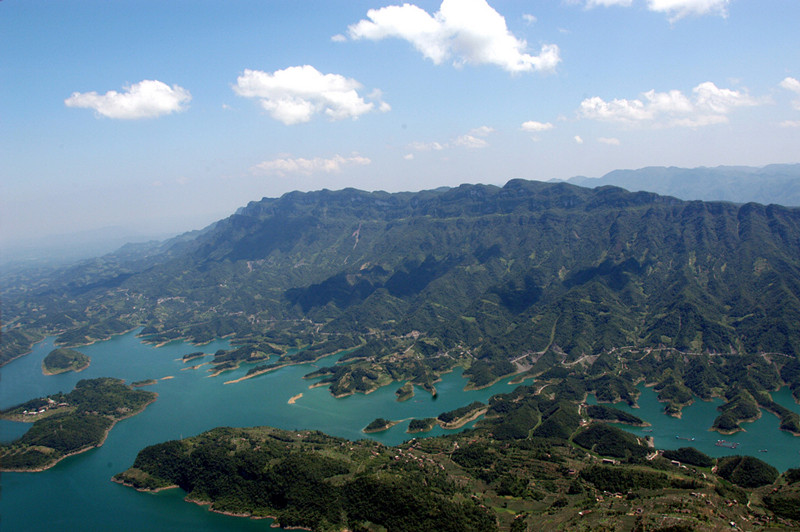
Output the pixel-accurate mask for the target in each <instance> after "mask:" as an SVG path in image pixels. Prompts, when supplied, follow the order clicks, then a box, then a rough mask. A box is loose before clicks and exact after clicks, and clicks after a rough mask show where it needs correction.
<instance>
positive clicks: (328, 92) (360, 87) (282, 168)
mask: <svg viewBox="0 0 800 532" xmlns="http://www.w3.org/2000/svg"><path fill="white" fill-rule="evenodd" d="M798 27H800V1H798V0H489V1H488V2H487V1H486V0H444V1H442V0H435V1H422V0H411V1H410V2H409V3H403V2H402V1H397V2H393V1H392V0H325V1H321V0H315V1H304V0H281V1H277V0H261V1H250V0H226V1H221V0H219V1H207V0H191V1H188V0H171V1H164V0H155V1H151V0H115V1H113V2H109V1H107V0H97V1H90V0H62V1H58V2H53V1H48V0H24V1H23V0H0V136H1V137H0V138H1V139H2V141H1V142H0V245H5V246H13V245H14V244H18V243H20V242H22V241H31V240H35V239H39V238H41V237H44V236H47V235H63V234H69V233H75V232H80V231H88V230H93V229H98V228H115V230H120V231H122V230H125V231H133V232H139V233H141V234H168V233H178V232H182V231H187V230H191V229H199V228H202V227H204V226H205V225H207V224H208V223H211V222H213V221H215V220H217V219H220V218H223V217H226V216H228V215H230V214H232V213H233V212H234V211H235V210H236V209H237V208H238V207H241V206H243V205H246V204H247V203H248V202H249V201H254V200H259V199H261V198H262V197H278V196H280V195H281V194H283V193H286V192H289V191H292V190H304V191H307V190H318V189H323V188H327V189H332V190H336V189H342V188H345V187H355V188H359V189H364V190H386V191H390V192H395V191H405V190H412V191H414V190H422V189H428V188H436V187H440V186H457V185H459V184H461V183H486V184H496V185H502V184H504V183H505V182H507V181H508V180H509V179H514V178H523V179H535V180H550V179H567V178H569V177H572V176H575V175H585V176H590V177H599V176H602V175H603V174H605V173H607V172H609V171H611V170H614V169H620V168H641V167H645V166H680V167H698V166H718V165H750V166H763V165H766V164H771V163H796V162H800V32H799V31H797V28H798Z"/></svg>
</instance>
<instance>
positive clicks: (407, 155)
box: [403, 153, 414, 161]
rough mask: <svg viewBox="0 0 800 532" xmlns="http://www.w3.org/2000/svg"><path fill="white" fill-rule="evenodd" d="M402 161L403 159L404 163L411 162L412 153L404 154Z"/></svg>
mask: <svg viewBox="0 0 800 532" xmlns="http://www.w3.org/2000/svg"><path fill="white" fill-rule="evenodd" d="M403 159H405V160H406V161H411V160H413V159H414V154H413V153H406V154H405V155H403Z"/></svg>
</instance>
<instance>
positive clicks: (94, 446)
mask: <svg viewBox="0 0 800 532" xmlns="http://www.w3.org/2000/svg"><path fill="white" fill-rule="evenodd" d="M152 393H155V394H156V395H155V397H153V399H152V400H150V401H148V402H146V403H145V404H144V405H142V408H140V409H139V410H136V411H133V412H130V413H129V414H128V415H126V416H123V417H121V418H118V419H112V420H111V425H110V426H109V427H108V428H107V429H106V430H105V432H104V434H103V437H102V438H101V439H100V441H99V442H97V443H95V444H91V445H87V446H86V447H82V448H80V449H78V450H76V451H72V452H71V453H67V454H63V455H61V456H59V457H58V458H56V459H55V461H53V462H51V463H48V464H45V465H43V466H41V467H37V468H34V469H6V468H3V467H0V472H2V473H41V472H42V471H47V470H48V469H50V468H52V467H53V466H55V465H56V464H58V463H59V462H60V461H61V460H64V459H65V458H69V457H70V456H75V455H78V454H82V453H85V452H86V451H90V450H92V449H97V448H98V447H102V446H103V444H104V443H105V442H106V440H107V439H108V434H109V433H110V432H111V429H113V428H114V427H115V426H116V425H117V423H119V422H120V421H122V420H123V419H128V418H129V417H133V416H135V415H137V414H141V413H142V412H144V410H145V408H147V407H148V406H150V405H151V404H153V403H154V402H155V401H156V399H158V394H157V393H156V392H152Z"/></svg>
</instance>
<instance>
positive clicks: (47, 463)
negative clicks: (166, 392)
mask: <svg viewBox="0 0 800 532" xmlns="http://www.w3.org/2000/svg"><path fill="white" fill-rule="evenodd" d="M156 397H158V395H157V394H156V393H154V392H148V391H144V390H134V389H133V388H132V387H130V386H128V385H126V384H125V383H124V382H123V381H121V380H119V379H111V378H99V379H91V380H86V379H84V380H81V381H79V382H78V383H77V384H76V385H75V389H74V390H72V391H71V392H70V393H68V394H63V393H57V394H54V395H51V396H48V397H42V398H39V399H33V400H31V401H28V402H26V403H23V404H21V405H18V406H15V407H12V408H9V409H8V410H4V411H2V412H0V418H3V419H9V420H12V421H23V422H29V423H33V426H32V427H31V428H30V430H28V432H26V433H25V434H24V435H23V436H22V437H21V438H19V439H17V440H15V441H13V442H11V443H7V444H3V445H0V462H2V467H0V471H44V470H45V469H49V468H51V467H53V466H54V465H56V464H57V463H58V462H60V461H61V460H63V459H64V458H66V457H68V456H72V455H74V454H79V453H82V452H85V451H88V450H89V449H92V448H94V447H100V446H101V445H103V442H105V439H106V436H107V435H108V433H109V431H110V430H111V429H112V428H113V427H114V425H115V424H116V423H117V422H118V421H120V420H122V419H125V418H127V417H130V416H134V415H136V414H138V413H139V412H141V411H142V410H144V409H145V407H147V405H149V404H150V403H152V402H153V401H155V400H156Z"/></svg>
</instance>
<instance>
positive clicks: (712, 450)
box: [587, 384, 800, 471]
mask: <svg viewBox="0 0 800 532" xmlns="http://www.w3.org/2000/svg"><path fill="white" fill-rule="evenodd" d="M637 388H638V389H639V391H640V392H641V394H640V395H639V399H638V401H637V406H638V408H632V407H630V406H628V405H627V404H625V403H617V404H615V405H613V406H614V407H615V408H619V409H620V410H624V411H626V412H630V413H631V414H633V415H635V416H638V417H639V418H641V419H643V420H644V421H646V422H648V423H650V424H651V426H649V427H631V426H629V425H623V424H616V425H617V426H618V427H620V428H623V429H625V430H627V431H629V432H632V433H633V434H636V435H637V436H640V437H644V436H652V438H653V441H654V443H655V446H656V448H657V449H677V448H679V447H694V448H696V449H697V450H699V451H702V452H704V453H706V454H707V455H709V456H712V457H715V458H719V457H721V456H730V455H750V456H755V457H756V458H759V459H761V460H763V461H765V462H767V463H769V464H771V465H773V466H775V467H776V468H777V469H778V470H779V471H786V470H787V469H789V468H791V467H800V437H798V436H794V435H792V434H790V433H789V432H786V431H784V430H780V428H779V427H780V421H779V419H778V417H777V416H776V415H774V414H772V413H771V412H768V411H765V410H763V409H762V411H761V414H762V415H761V417H760V418H759V419H757V420H755V421H753V422H748V423H742V428H743V429H744V431H741V432H736V433H734V434H729V435H723V434H720V433H719V432H716V431H712V430H710V428H711V426H712V425H713V423H714V419H716V417H717V416H718V415H719V411H718V410H717V407H719V406H721V405H722V404H723V402H722V400H721V399H713V400H711V401H702V400H700V399H696V400H695V402H694V403H692V404H691V405H689V406H685V407H684V408H683V412H682V414H681V417H680V418H675V417H672V416H668V415H666V414H664V403H661V402H659V401H658V395H657V394H656V392H654V391H653V389H652V388H648V387H646V386H644V385H642V384H640V385H639V386H638V387H637ZM771 395H772V399H773V400H774V401H775V402H776V403H778V404H780V405H782V406H784V407H786V408H788V409H790V410H793V411H795V412H798V413H800V405H798V404H797V403H796V402H795V401H794V399H793V397H792V394H791V392H790V391H789V389H788V388H785V387H784V388H781V389H780V390H778V391H776V392H772V393H771ZM587 402H589V403H593V404H596V403H597V400H596V399H595V398H594V396H591V395H590V396H589V398H588V400H587ZM718 440H725V441H727V442H731V443H737V444H738V446H737V448H736V449H731V448H729V447H720V446H717V445H716V443H717V441H718ZM762 449H764V452H762Z"/></svg>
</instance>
